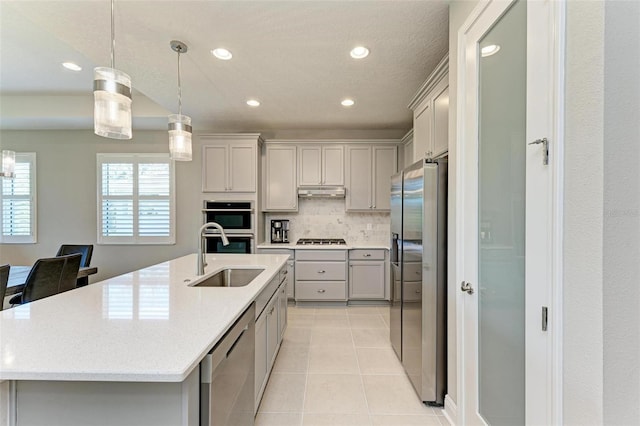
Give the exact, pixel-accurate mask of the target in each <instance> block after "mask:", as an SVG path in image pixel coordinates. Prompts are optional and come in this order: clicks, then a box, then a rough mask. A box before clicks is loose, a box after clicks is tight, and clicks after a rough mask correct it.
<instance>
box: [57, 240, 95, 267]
mask: <svg viewBox="0 0 640 426" xmlns="http://www.w3.org/2000/svg"><path fill="white" fill-rule="evenodd" d="M74 253H80V254H81V255H82V260H81V261H80V266H81V267H82V268H86V267H87V266H89V265H90V264H91V255H92V254H93V244H84V245H83V244H62V245H61V246H60V248H59V249H58V253H57V254H56V256H64V255H67V254H74Z"/></svg>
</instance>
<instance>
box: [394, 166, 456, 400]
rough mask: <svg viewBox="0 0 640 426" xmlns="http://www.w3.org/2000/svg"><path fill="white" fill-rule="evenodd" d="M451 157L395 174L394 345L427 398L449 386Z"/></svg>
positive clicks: (441, 393)
mask: <svg viewBox="0 0 640 426" xmlns="http://www.w3.org/2000/svg"><path fill="white" fill-rule="evenodd" d="M446 233H447V161H446V159H441V160H433V161H427V160H421V161H418V162H417V163H414V164H412V165H410V166H409V167H407V168H405V169H404V170H403V171H402V172H400V173H398V174H396V175H394V176H393V177H392V178H391V285H392V289H391V313H390V319H391V327H390V332H391V336H390V338H391V344H392V346H393V349H394V350H395V352H396V354H397V355H398V357H399V358H400V360H401V361H402V365H403V366H404V369H405V371H406V373H407V375H408V376H409V379H410V380H411V383H412V384H413V387H414V388H415V390H416V392H417V393H418V395H419V397H420V398H421V399H422V401H424V402H429V403H433V404H438V405H442V404H443V403H444V395H445V386H446V371H447V370H446V308H447V298H446V282H447V260H446V257H447V246H446V244H447V238H446Z"/></svg>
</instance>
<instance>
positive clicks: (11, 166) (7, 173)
mask: <svg viewBox="0 0 640 426" xmlns="http://www.w3.org/2000/svg"><path fill="white" fill-rule="evenodd" d="M15 170H16V153H15V152H14V151H8V150H3V151H2V170H0V176H2V177H6V178H13V177H15Z"/></svg>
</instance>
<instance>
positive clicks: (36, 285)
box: [20, 257, 67, 303]
mask: <svg viewBox="0 0 640 426" xmlns="http://www.w3.org/2000/svg"><path fill="white" fill-rule="evenodd" d="M66 262H67V258H66V257H50V258H44V259H38V260H36V263H35V264H34V265H33V267H32V268H31V271H30V272H29V275H28V276H27V280H26V282H25V284H24V290H22V297H21V300H20V303H28V302H33V301H34V300H38V299H42V298H43V297H48V296H53V295H54V294H56V293H58V289H59V288H60V278H61V277H62V270H63V269H64V264H65V263H66Z"/></svg>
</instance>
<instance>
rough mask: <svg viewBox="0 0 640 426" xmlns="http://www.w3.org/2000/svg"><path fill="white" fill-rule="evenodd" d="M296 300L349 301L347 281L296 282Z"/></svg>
mask: <svg viewBox="0 0 640 426" xmlns="http://www.w3.org/2000/svg"><path fill="white" fill-rule="evenodd" d="M296 300H347V283H346V281H304V282H296Z"/></svg>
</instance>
